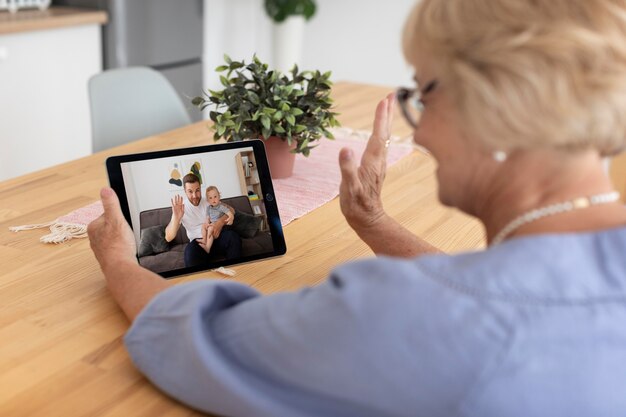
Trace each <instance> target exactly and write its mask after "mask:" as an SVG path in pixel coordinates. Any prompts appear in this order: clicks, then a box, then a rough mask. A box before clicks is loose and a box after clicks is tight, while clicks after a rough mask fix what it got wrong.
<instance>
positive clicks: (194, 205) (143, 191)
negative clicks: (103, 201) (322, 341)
mask: <svg viewBox="0 0 626 417" xmlns="http://www.w3.org/2000/svg"><path fill="white" fill-rule="evenodd" d="M107 171H108V173H109V181H110V183H111V187H112V188H113V189H114V190H115V191H116V193H117V194H118V196H119V197H120V202H121V204H122V211H123V212H124V215H125V217H126V219H127V220H128V222H129V224H130V225H131V227H132V229H133V233H134V235H135V240H136V242H137V258H138V261H139V263H140V264H141V265H142V266H143V267H145V268H147V269H149V270H151V271H153V272H156V273H158V274H160V275H162V276H164V277H174V276H178V275H182V274H187V273H191V272H197V271H202V270H206V269H212V268H215V267H218V266H224V265H232V264H236V263H241V262H248V261H253V260H259V259H264V258H268V257H272V256H277V255H282V254H284V253H285V252H286V247H285V242H284V237H283V232H282V227H281V224H280V217H279V214H278V208H277V206H276V200H275V198H274V191H273V187H272V182H271V177H270V174H269V169H268V165H267V159H266V157H265V149H264V146H263V143H262V142H261V141H246V142H235V143H227V144H219V145H211V146H203V147H197V148H186V149H176V150H170V151H162V152H150V153H144V154H134V155H123V156H115V157H111V158H109V159H108V160H107Z"/></svg>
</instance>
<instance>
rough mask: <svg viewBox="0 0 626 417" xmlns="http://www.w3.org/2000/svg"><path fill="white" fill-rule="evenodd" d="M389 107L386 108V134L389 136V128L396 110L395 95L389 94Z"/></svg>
mask: <svg viewBox="0 0 626 417" xmlns="http://www.w3.org/2000/svg"><path fill="white" fill-rule="evenodd" d="M387 100H388V101H389V105H388V106H387V133H388V134H389V136H391V127H392V126H393V115H394V113H395V110H396V93H395V92H394V93H389V95H388V96H387Z"/></svg>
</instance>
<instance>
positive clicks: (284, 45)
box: [265, 0, 316, 71]
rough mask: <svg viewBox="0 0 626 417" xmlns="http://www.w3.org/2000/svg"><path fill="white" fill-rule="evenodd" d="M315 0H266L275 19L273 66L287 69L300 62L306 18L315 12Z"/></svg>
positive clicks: (266, 4) (266, 6)
mask: <svg viewBox="0 0 626 417" xmlns="http://www.w3.org/2000/svg"><path fill="white" fill-rule="evenodd" d="M315 10H316V6H315V1H314V0H265V11H266V12H267V15H268V16H269V17H270V19H272V20H273V21H274V26H273V30H272V50H273V54H272V55H273V56H272V58H273V62H272V64H273V66H274V68H276V69H278V70H280V71H287V70H288V69H290V68H291V67H292V66H293V65H294V64H299V63H300V62H301V61H300V58H301V51H302V39H303V37H304V23H305V20H309V19H311V17H313V15H314V14H315Z"/></svg>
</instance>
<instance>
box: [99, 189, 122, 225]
mask: <svg viewBox="0 0 626 417" xmlns="http://www.w3.org/2000/svg"><path fill="white" fill-rule="evenodd" d="M100 198H101V199H102V207H104V219H105V220H119V219H123V218H124V215H123V214H122V208H121V207H120V200H119V199H118V198H117V194H115V191H113V189H112V188H109V187H105V188H103V189H102V190H100Z"/></svg>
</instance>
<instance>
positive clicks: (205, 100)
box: [191, 55, 339, 156]
mask: <svg viewBox="0 0 626 417" xmlns="http://www.w3.org/2000/svg"><path fill="white" fill-rule="evenodd" d="M224 61H225V65H220V66H218V67H217V68H216V69H215V70H216V72H218V73H222V74H220V82H221V84H222V86H223V87H224V88H223V89H222V90H219V91H214V90H207V92H205V93H204V94H203V95H202V96H198V97H194V98H193V99H192V100H191V103H192V104H193V105H194V106H197V107H198V108H200V109H204V108H207V107H208V108H209V109H210V110H211V111H210V112H209V118H210V119H211V121H213V126H212V129H213V130H214V132H215V133H214V135H213V137H214V138H215V139H216V140H217V139H219V138H220V137H224V138H225V139H226V140H227V141H229V142H230V141H238V140H244V139H252V138H258V137H264V138H268V137H270V136H278V137H280V138H283V139H284V140H286V141H287V142H289V143H290V144H291V143H293V142H295V144H296V148H295V149H294V150H293V152H295V153H302V154H303V155H305V156H308V155H309V153H310V151H311V150H312V149H313V148H315V145H314V143H315V142H316V141H318V140H319V139H320V138H322V137H323V136H326V137H329V138H332V134H331V132H329V131H328V129H330V128H331V127H336V126H339V122H338V121H337V119H336V116H337V113H335V112H333V111H332V104H333V101H332V99H331V97H330V92H331V86H332V82H331V81H330V75H331V73H330V72H329V71H328V72H324V73H321V72H320V71H299V69H298V67H297V65H294V67H293V69H292V70H291V71H290V72H289V73H287V74H282V73H280V72H279V71H276V70H268V68H269V67H268V65H267V64H265V63H263V62H262V61H261V60H259V58H258V57H257V56H256V55H255V56H253V57H252V62H251V63H249V64H247V63H246V62H245V61H233V60H232V59H231V58H230V57H229V56H228V55H225V56H224Z"/></svg>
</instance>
